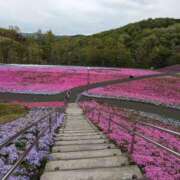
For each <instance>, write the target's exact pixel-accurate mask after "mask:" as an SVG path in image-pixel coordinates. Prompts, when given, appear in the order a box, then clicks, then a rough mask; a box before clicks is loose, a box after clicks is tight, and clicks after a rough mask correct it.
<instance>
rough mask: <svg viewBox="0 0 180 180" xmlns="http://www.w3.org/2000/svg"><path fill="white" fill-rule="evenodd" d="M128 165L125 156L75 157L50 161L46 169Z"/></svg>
mask: <svg viewBox="0 0 180 180" xmlns="http://www.w3.org/2000/svg"><path fill="white" fill-rule="evenodd" d="M126 165H128V159H127V157H125V156H121V155H120V156H112V157H100V158H91V159H74V160H61V161H49V162H48V163H47V164H46V168H45V171H56V170H72V169H73V170H74V169H91V168H107V167H118V166H126Z"/></svg>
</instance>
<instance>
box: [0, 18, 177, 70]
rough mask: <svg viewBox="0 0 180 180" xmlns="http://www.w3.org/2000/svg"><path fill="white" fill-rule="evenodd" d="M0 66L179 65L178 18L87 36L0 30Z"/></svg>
mask: <svg viewBox="0 0 180 180" xmlns="http://www.w3.org/2000/svg"><path fill="white" fill-rule="evenodd" d="M0 63H19V64H54V65H83V66H111V67H112V66H114V67H138V68H160V67H164V66H168V65H173V64H180V19H170V18H157V19H148V20H143V21H140V22H137V23H132V24H128V25H126V26H124V27H121V28H118V29H114V30H110V31H105V32H102V33H98V34H94V35H90V36H84V35H77V36H56V35H54V34H53V32H52V31H48V32H46V33H42V32H41V30H39V31H38V32H36V33H33V34H23V33H21V32H20V30H19V28H18V27H10V28H9V29H3V28H0Z"/></svg>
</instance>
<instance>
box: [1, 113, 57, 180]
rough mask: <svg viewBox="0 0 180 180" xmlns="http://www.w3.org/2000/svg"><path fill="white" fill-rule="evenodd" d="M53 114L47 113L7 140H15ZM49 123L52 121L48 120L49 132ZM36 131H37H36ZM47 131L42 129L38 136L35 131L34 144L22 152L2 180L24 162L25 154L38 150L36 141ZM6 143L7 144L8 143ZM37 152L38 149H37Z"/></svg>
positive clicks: (5, 179)
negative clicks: (34, 148) (34, 149)
mask: <svg viewBox="0 0 180 180" xmlns="http://www.w3.org/2000/svg"><path fill="white" fill-rule="evenodd" d="M54 112H57V111H54ZM54 112H51V113H48V114H47V115H45V116H44V117H42V118H40V120H39V121H37V122H35V123H33V124H31V125H30V126H28V127H26V128H24V129H23V130H22V131H20V132H18V133H17V134H16V135H14V136H13V137H11V138H10V139H9V140H10V141H11V140H14V139H15V138H17V137H18V136H19V135H21V134H22V133H24V132H25V130H28V129H29V128H31V127H33V126H37V124H38V123H39V122H41V121H42V120H44V119H45V118H47V117H48V116H51V115H52V114H53V113H54ZM51 123H52V120H51V118H49V130H50V132H51ZM36 130H37V129H36ZM46 131H47V128H44V129H43V130H42V132H41V133H40V134H38V131H37V134H36V138H35V140H34V142H33V143H32V144H31V145H30V146H29V147H28V149H27V150H26V151H24V152H23V154H22V155H21V156H20V158H19V159H18V161H17V162H16V163H15V164H14V165H13V167H12V168H10V169H9V170H8V172H7V173H6V174H5V175H4V176H3V177H2V180H7V179H8V177H9V176H10V175H11V174H12V173H13V172H14V170H15V169H16V168H17V167H18V166H19V165H20V164H21V163H22V161H23V160H24V158H25V157H26V156H27V154H28V153H29V152H30V151H31V149H32V148H33V147H34V146H35V145H37V148H38V141H39V139H40V138H41V137H42V136H43V135H44V133H45V132H46ZM10 141H8V143H9V142H10ZM8 143H7V141H6V142H5V143H3V144H4V146H6V145H7V144H8ZM37 150H38V149H37Z"/></svg>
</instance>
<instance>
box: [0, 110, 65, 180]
mask: <svg viewBox="0 0 180 180" xmlns="http://www.w3.org/2000/svg"><path fill="white" fill-rule="evenodd" d="M49 112H52V109H48V108H39V109H37V108H34V109H33V110H31V111H30V113H29V114H28V115H27V116H26V117H24V118H20V119H18V120H16V121H13V122H10V123H6V124H4V125H1V127H0V143H3V142H5V140H6V139H8V138H9V137H11V136H13V135H14V134H16V133H17V132H19V131H20V130H21V129H23V128H25V127H27V126H28V125H30V124H32V123H33V122H36V121H38V120H39V119H40V118H41V117H44V116H45V115H46V114H47V113H49ZM52 119H53V121H52V131H51V132H50V131H49V130H48V127H49V121H48V117H47V118H46V119H44V120H43V121H42V122H41V123H39V124H38V132H39V133H40V132H42V130H43V129H45V128H46V129H47V132H46V133H45V135H44V136H42V137H41V138H40V140H39V148H38V151H37V149H36V147H34V148H33V149H32V150H31V151H30V153H29V154H28V155H27V156H26V158H25V160H24V161H23V163H22V164H21V165H20V166H19V167H18V168H17V169H16V170H15V171H14V173H13V175H12V176H11V177H10V178H9V179H10V180H11V179H12V180H19V179H22V180H29V179H31V178H33V177H34V176H37V175H38V173H39V168H40V167H41V165H42V162H43V161H45V160H46V159H48V158H49V156H48V152H49V150H50V147H51V146H52V145H53V143H54V140H53V132H54V130H55V129H57V128H58V127H59V126H60V124H61V123H62V121H63V114H61V115H59V116H58V117H57V118H56V113H53V112H52ZM35 135H36V129H35V127H32V128H31V129H29V130H27V131H26V132H25V133H24V134H23V135H21V136H20V137H18V138H17V139H16V140H14V142H12V143H10V144H9V145H8V146H6V147H3V148H2V149H0V178H1V177H2V176H3V175H5V173H6V172H7V171H8V170H9V169H10V168H11V167H12V166H13V164H14V163H15V162H16V161H17V160H18V158H19V157H20V154H22V153H23V152H24V151H25V149H27V148H28V147H29V146H30V145H31V144H32V143H33V141H34V140H35Z"/></svg>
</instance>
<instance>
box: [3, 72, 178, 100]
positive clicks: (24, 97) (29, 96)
mask: <svg viewBox="0 0 180 180" xmlns="http://www.w3.org/2000/svg"><path fill="white" fill-rule="evenodd" d="M173 74H175V73H162V74H153V75H146V76H140V77H135V78H133V79H130V78H125V79H116V80H108V81H103V82H98V83H93V84H90V85H89V87H87V85H84V86H79V87H75V88H72V89H71V102H74V101H75V99H76V97H77V95H78V94H80V93H82V92H84V91H86V90H87V89H93V88H97V87H103V86H107V85H112V84H118V83H124V82H130V81H135V80H140V79H146V78H152V77H162V76H167V75H173ZM65 94H66V91H64V92H61V93H58V94H54V95H45V94H43V95H42V94H20V93H2V92H0V101H15V100H20V101H26V102H39V101H41V102H45V101H63V100H64V96H65Z"/></svg>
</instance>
